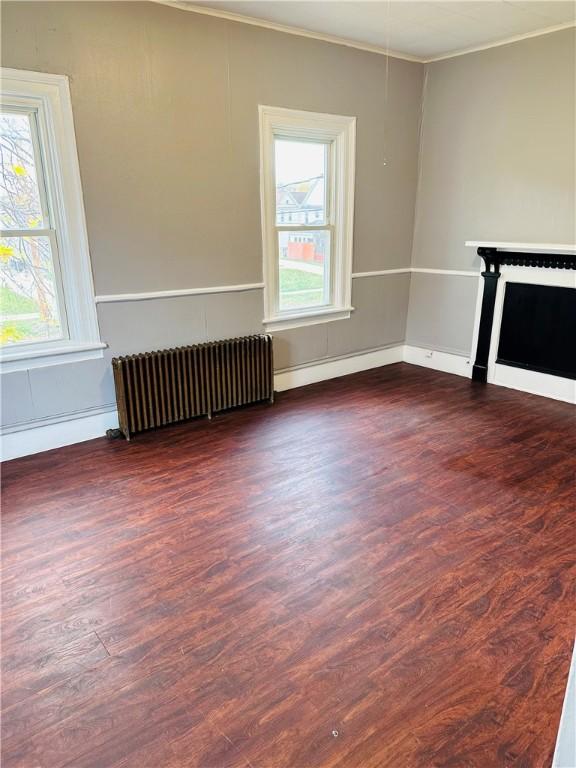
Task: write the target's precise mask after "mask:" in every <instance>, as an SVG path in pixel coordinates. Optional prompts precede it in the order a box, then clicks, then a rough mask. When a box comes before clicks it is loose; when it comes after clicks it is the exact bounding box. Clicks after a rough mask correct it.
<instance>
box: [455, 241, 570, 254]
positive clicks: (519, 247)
mask: <svg viewBox="0 0 576 768" xmlns="http://www.w3.org/2000/svg"><path fill="white" fill-rule="evenodd" d="M465 245H467V246H469V247H471V248H496V249H497V250H499V251H512V252H521V253H544V254H547V253H548V254H564V253H566V254H570V253H574V254H576V245H569V244H565V243H507V242H495V241H489V240H466V243H465Z"/></svg>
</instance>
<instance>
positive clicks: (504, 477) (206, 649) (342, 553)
mask: <svg viewBox="0 0 576 768" xmlns="http://www.w3.org/2000/svg"><path fill="white" fill-rule="evenodd" d="M574 427H575V422H574V410H573V409H572V408H571V407H570V406H569V405H566V404H563V403H558V402H553V401H550V400H545V399H543V398H538V397H533V396H530V395H524V394H521V393H519V392H513V391H510V390H506V389H502V388H496V387H492V386H488V387H485V386H482V385H472V384H471V383H470V382H469V381H468V380H465V379H462V378H459V377H456V376H450V375H446V374H441V373H436V372H433V371H427V370H424V369H419V368H416V367H413V366H407V365H403V364H399V365H394V366H389V367H386V368H381V369H377V370H374V371H368V372H365V373H361V374H357V375H354V376H349V377H346V378H342V379H337V380H333V381H330V382H324V383H321V384H317V385H314V386H310V387H306V388H302V389H299V390H293V391H291V392H287V393H284V394H282V395H280V396H279V397H278V402H277V404H275V405H274V406H272V407H270V406H266V405H262V406H254V407H251V408H247V409H244V410H239V411H235V412H232V413H228V414H225V415H222V416H219V417H218V418H217V419H215V420H214V421H213V422H212V423H209V422H207V421H203V420H202V421H196V422H193V423H190V424H183V425H179V426H176V427H172V428H168V429H165V430H162V431H157V432H152V433H148V434H144V435H141V436H138V437H137V438H136V439H135V440H134V441H133V442H132V443H126V442H123V441H108V440H106V439H101V440H94V441H91V442H88V443H84V444H81V445H75V446H70V447H68V448H63V449H60V450H57V451H51V452H48V453H44V454H39V455H37V456H31V457H27V458H24V459H19V460H16V461H13V462H9V463H7V464H5V465H4V467H3V484H4V493H3V523H2V532H3V545H2V546H3V616H2V619H3V719H2V726H3V740H2V753H3V754H2V757H3V759H2V766H3V768H56V766H70V767H71V768H176V767H177V766H202V767H203V768H232V767H236V766H238V767H239V768H240V767H242V768H246V767H248V768H308V767H313V768H316V767H322V768H324V767H326V766H331V767H332V766H334V767H336V766H338V768H388V767H390V768H429V767H431V766H437V767H439V766H442V767H444V768H448V767H449V766H450V767H453V768H495V767H499V766H514V767H515V768H520V767H521V768H539V767H540V766H541V767H542V768H548V767H549V766H550V763H551V758H552V753H553V749H554V743H555V738H556V731H557V727H558V722H559V717H560V711H561V706H562V700H563V696H564V689H565V685H566V679H567V675H568V668H569V662H570V654H571V645H572V636H573V628H574V611H573V607H574V591H573V590H574V575H575V570H576V569H575V547H574V544H575V541H574V527H573V526H574V470H575V464H574V457H575V451H576V430H575V429H574Z"/></svg>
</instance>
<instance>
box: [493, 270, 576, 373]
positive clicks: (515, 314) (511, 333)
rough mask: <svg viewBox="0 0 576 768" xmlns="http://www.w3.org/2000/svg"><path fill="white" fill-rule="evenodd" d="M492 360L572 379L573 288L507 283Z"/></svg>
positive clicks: (575, 342)
mask: <svg viewBox="0 0 576 768" xmlns="http://www.w3.org/2000/svg"><path fill="white" fill-rule="evenodd" d="M496 362H497V363H501V364H502V365H511V366H513V367H514V368H527V369H528V370H531V371H539V372H540V373H550V374H552V375H553V376H563V377H565V378H568V379H576V288H561V287H558V286H549V285H530V284H527V283H507V284H506V290H505V293H504V308H503V312H502V324H501V328H500V341H499V344H498V359H497V361H496Z"/></svg>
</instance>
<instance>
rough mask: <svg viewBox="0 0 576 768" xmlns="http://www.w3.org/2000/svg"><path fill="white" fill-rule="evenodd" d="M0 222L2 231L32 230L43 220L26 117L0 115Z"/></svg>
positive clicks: (21, 115)
mask: <svg viewBox="0 0 576 768" xmlns="http://www.w3.org/2000/svg"><path fill="white" fill-rule="evenodd" d="M0 172H1V177H0V223H1V228H2V229H35V228H38V227H40V228H41V227H43V226H48V224H47V223H45V222H44V220H43V215H42V206H41V204H40V193H39V191H38V179H37V177H36V165H35V159H34V145H33V143H32V131H31V125H30V117H29V116H28V115H23V114H16V113H3V114H1V115H0Z"/></svg>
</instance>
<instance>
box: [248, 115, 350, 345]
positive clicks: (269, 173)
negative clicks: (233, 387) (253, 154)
mask: <svg viewBox="0 0 576 768" xmlns="http://www.w3.org/2000/svg"><path fill="white" fill-rule="evenodd" d="M258 110H259V117H260V198H261V212H262V252H263V272H264V319H263V323H264V326H265V328H266V330H268V331H280V330H284V329H287V328H296V327H298V326H304V325H315V324H317V323H326V322H329V321H331V320H344V319H346V318H349V317H350V313H351V312H352V311H353V309H354V307H352V305H351V301H352V251H353V234H354V233H353V229H354V172H355V155H356V118H355V117H348V116H343V115H328V114H322V113H319V112H305V111H303V110H295V109H285V108H283V107H270V106H265V105H262V104H261V105H259V107H258ZM277 137H278V138H280V137H281V138H294V139H302V140H308V141H314V140H316V141H325V142H329V143H330V152H329V165H328V179H329V181H328V187H329V191H328V189H327V196H328V195H330V200H329V206H328V209H329V217H328V222H327V225H328V226H326V227H325V226H323V225H320V226H319V225H316V226H315V225H314V224H308V225H302V224H300V225H299V224H294V223H292V224H286V222H283V223H282V224H278V225H277V224H276V186H275V170H274V140H275V138H277ZM318 229H329V231H330V280H331V291H330V292H331V302H330V303H329V304H327V305H325V306H322V307H314V308H308V307H305V308H302V309H299V310H289V311H288V310H286V311H281V310H280V308H279V251H278V247H279V246H278V236H277V233H278V231H282V230H290V231H298V230H302V232H306V231H309V230H318Z"/></svg>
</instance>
